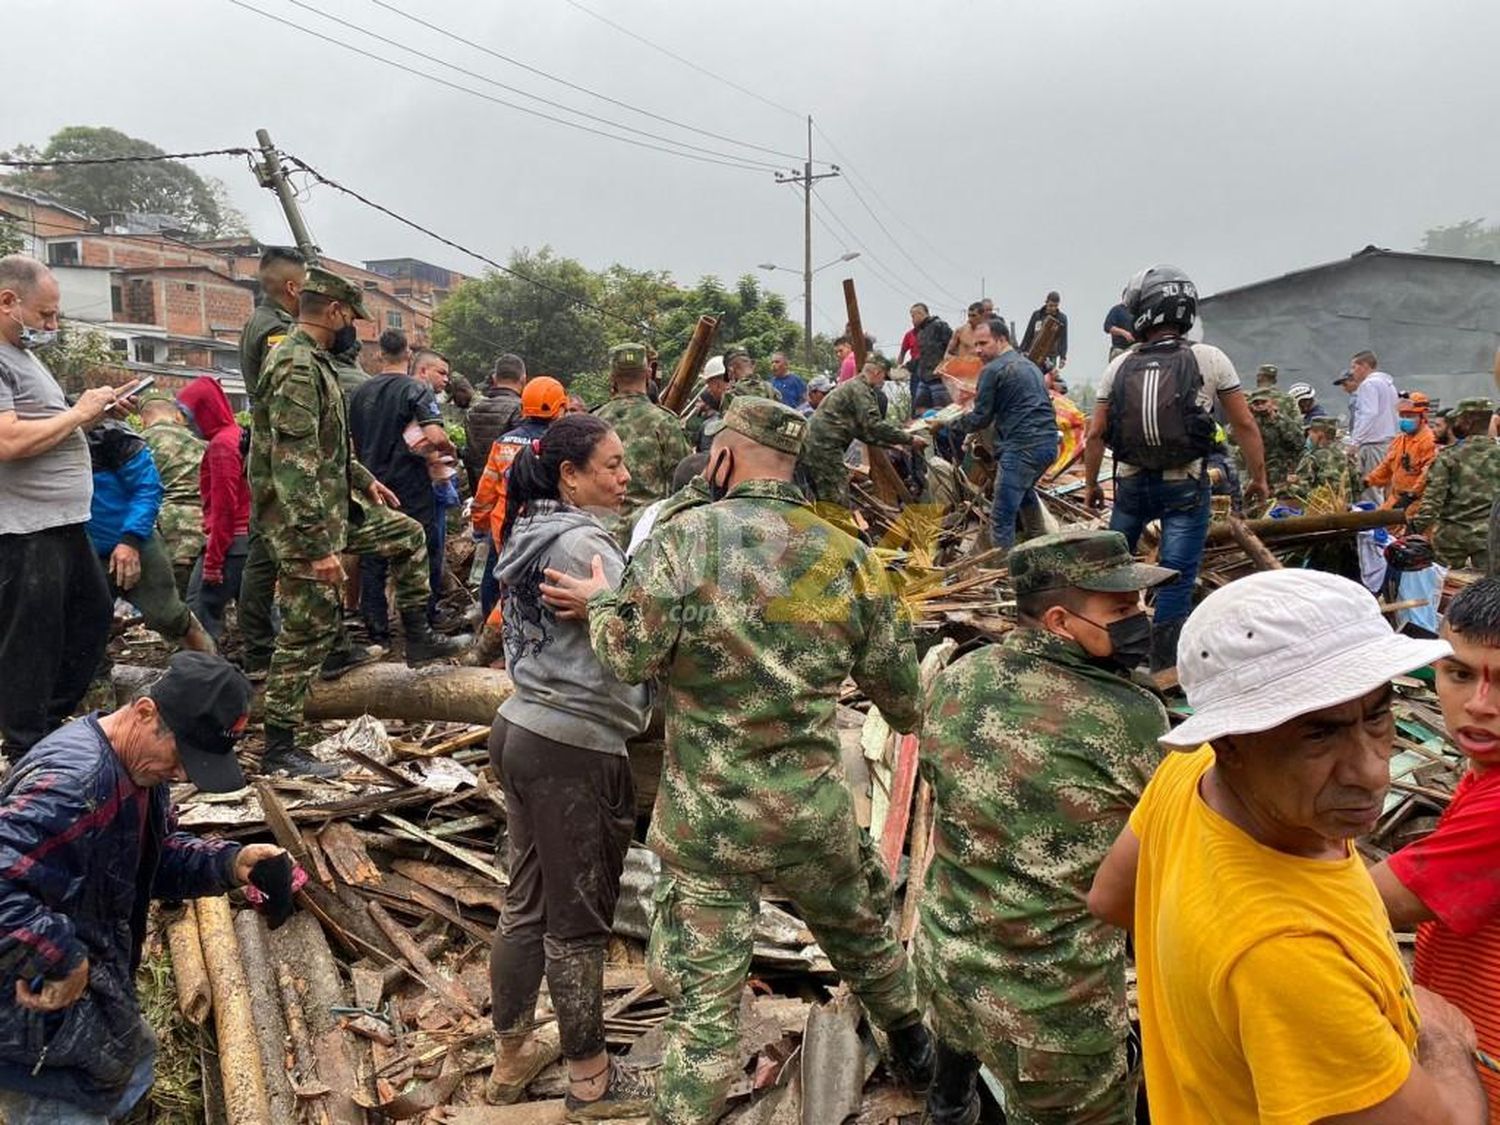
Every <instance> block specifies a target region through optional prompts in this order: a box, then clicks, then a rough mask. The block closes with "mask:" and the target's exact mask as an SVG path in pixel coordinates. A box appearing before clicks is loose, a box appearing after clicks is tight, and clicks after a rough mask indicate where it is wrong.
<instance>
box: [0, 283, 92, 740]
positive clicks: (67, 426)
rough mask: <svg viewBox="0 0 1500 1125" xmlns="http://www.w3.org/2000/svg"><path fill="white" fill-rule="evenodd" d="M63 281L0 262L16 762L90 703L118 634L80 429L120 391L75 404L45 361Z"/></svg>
mask: <svg viewBox="0 0 1500 1125" xmlns="http://www.w3.org/2000/svg"><path fill="white" fill-rule="evenodd" d="M60 301H61V294H60V292H59V290H58V285H57V280H56V279H55V278H54V277H53V276H52V273H51V272H50V271H49V270H48V269H47V267H46V266H44V265H42V263H40V262H38V261H36V260H35V259H33V258H27V257H24V256H23V255H20V254H12V255H9V256H7V257H0V744H3V749H4V753H5V756H6V757H7V758H8V759H10V760H11V761H15V760H16V759H18V758H19V757H20V756H21V755H22V754H24V753H25V752H26V751H27V750H29V749H30V748H31V746H32V744H33V743H35V742H38V741H39V740H40V739H41V738H42V737H43V736H44V735H46V734H48V733H49V732H51V731H53V730H55V729H56V728H57V727H58V726H59V725H60V724H61V723H62V722H63V720H64V719H66V718H67V717H68V716H69V715H70V714H72V712H73V709H74V708H75V707H77V706H78V703H79V701H80V700H82V698H83V695H84V692H85V691H87V690H88V686H89V678H90V677H91V676H92V675H93V673H94V669H95V668H96V667H98V665H99V661H100V658H101V657H102V656H103V655H104V645H105V642H106V641H108V639H109V626H110V607H111V604H112V600H111V598H110V596H109V586H108V584H107V583H106V581H105V578H104V569H103V568H102V567H101V566H100V565H99V558H98V556H97V555H96V554H95V553H94V548H93V546H92V545H91V544H90V542H89V538H88V535H87V534H85V531H84V525H85V524H86V523H88V520H89V513H90V505H91V503H92V500H93V495H94V485H93V473H92V468H91V465H90V460H89V450H88V444H87V443H86V442H85V441H84V437H83V431H84V430H85V429H87V428H88V427H89V426H92V425H93V424H94V423H96V422H98V421H99V419H100V418H102V417H103V416H104V412H105V411H106V410H108V409H109V408H110V407H111V406H112V405H114V402H115V390H114V388H112V387H95V388H93V389H91V390H87V391H84V392H83V394H82V395H80V396H79V398H78V402H77V403H76V404H75V405H73V406H69V405H68V403H67V400H66V399H65V398H64V397H63V391H62V388H61V387H60V386H58V384H57V381H56V380H55V379H54V378H53V377H52V373H51V372H50V371H48V370H47V367H46V365H45V364H43V363H42V361H41V360H40V359H39V358H38V357H37V354H36V352H37V349H39V348H43V347H46V346H47V345H48V344H50V343H52V341H53V340H54V339H55V338H56V336H57V317H58V304H59V302H60Z"/></svg>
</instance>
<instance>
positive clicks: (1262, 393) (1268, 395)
mask: <svg viewBox="0 0 1500 1125" xmlns="http://www.w3.org/2000/svg"><path fill="white" fill-rule="evenodd" d="M1247 397H1248V398H1249V400H1250V401H1251V402H1275V401H1276V392H1275V391H1274V390H1272V389H1271V388H1270V387H1257V388H1256V389H1255V390H1253V391H1251V392H1250V394H1249V395H1248V396H1247Z"/></svg>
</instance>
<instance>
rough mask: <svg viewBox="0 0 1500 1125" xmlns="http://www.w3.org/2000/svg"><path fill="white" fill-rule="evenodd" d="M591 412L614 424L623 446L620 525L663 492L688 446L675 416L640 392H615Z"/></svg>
mask: <svg viewBox="0 0 1500 1125" xmlns="http://www.w3.org/2000/svg"><path fill="white" fill-rule="evenodd" d="M594 415H595V416H596V417H598V418H601V419H603V420H604V421H606V422H608V423H609V424H610V425H611V426H613V427H614V428H615V432H616V433H618V434H619V435H620V444H622V445H623V446H624V447H625V467H626V468H627V469H629V470H630V483H629V484H627V485H626V486H625V503H623V504H622V505H620V519H619V521H618V524H617V526H624V525H625V524H627V523H628V522H629V519H628V517H630V516H632V515H634V514H635V513H636V512H637V511H639V510H640V509H641V508H644V507H645V506H646V505H647V504H650V503H651V502H652V501H654V500H660V499H661V498H662V497H663V496H665V495H666V494H667V491H668V490H669V489H670V488H671V487H672V474H673V473H674V472H676V471H677V463H678V462H679V461H681V460H682V459H683V458H684V457H686V456H687V455H688V454H689V453H691V452H692V450H691V449H690V448H689V447H688V442H687V436H686V435H685V434H684V433H683V432H682V423H681V422H680V421H678V420H677V416H676V415H674V414H673V413H672V412H671V411H670V410H665V409H663V408H662V407H660V406H657V405H656V403H654V402H652V401H651V400H650V399H649V398H647V397H646V396H645V395H644V394H623V395H615V396H614V398H612V399H610V400H609V401H608V402H606V403H605V404H604V405H603V406H601V407H600V408H599V409H598V410H596V411H594ZM611 530H612V531H615V530H616V528H611Z"/></svg>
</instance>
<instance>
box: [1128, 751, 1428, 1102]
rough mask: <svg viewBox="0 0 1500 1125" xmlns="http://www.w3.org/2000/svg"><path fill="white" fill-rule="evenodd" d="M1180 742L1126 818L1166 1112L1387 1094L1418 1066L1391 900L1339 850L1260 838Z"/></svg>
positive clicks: (1149, 1046)
mask: <svg viewBox="0 0 1500 1125" xmlns="http://www.w3.org/2000/svg"><path fill="white" fill-rule="evenodd" d="M1213 762H1214V755H1213V751H1212V750H1211V749H1209V748H1208V747H1206V746H1205V747H1203V748H1202V749H1201V750H1198V751H1196V752H1194V753H1192V754H1172V755H1169V756H1168V757H1167V759H1166V760H1165V761H1164V762H1163V763H1162V764H1161V766H1160V768H1159V769H1158V770H1157V771H1156V775H1155V776H1154V777H1153V778H1152V779H1151V783H1150V784H1149V785H1148V786H1147V787H1146V791H1145V793H1144V794H1143V795H1142V797H1141V801H1140V804H1139V805H1137V806H1136V809H1135V812H1134V814H1133V815H1132V816H1131V818H1130V826H1131V828H1132V829H1133V830H1134V831H1135V834H1136V835H1137V836H1138V837H1139V838H1140V842H1141V850H1140V865H1139V867H1138V869H1137V873H1136V892H1135V919H1136V930H1135V942H1136V960H1137V967H1138V971H1139V976H1140V1004H1141V1031H1142V1035H1143V1038H1144V1041H1145V1053H1146V1095H1147V1097H1148V1098H1149V1099H1150V1103H1151V1120H1152V1121H1153V1122H1154V1123H1155V1125H1204V1123H1216V1125H1241V1123H1244V1125H1251V1123H1259V1122H1264V1123H1267V1125H1303V1123H1305V1122H1312V1121H1317V1120H1319V1119H1320V1118H1323V1117H1330V1116H1333V1115H1335V1114H1340V1113H1353V1112H1355V1111H1356V1110H1360V1109H1367V1108H1369V1107H1370V1106H1374V1105H1378V1104H1379V1103H1380V1102H1382V1101H1384V1100H1385V1099H1386V1098H1388V1097H1390V1096H1391V1095H1392V1094H1394V1093H1395V1092H1396V1091H1397V1090H1398V1089H1400V1087H1401V1084H1402V1083H1403V1082H1405V1081H1406V1077H1407V1075H1408V1074H1409V1073H1410V1071H1411V1066H1412V1058H1413V1053H1414V1051H1415V1048H1416V1043H1417V1029H1418V1021H1417V1010H1416V1005H1415V1002H1414V1001H1413V998H1412V990H1411V982H1410V980H1409V978H1408V977H1407V975H1406V970H1405V968H1404V967H1403V965H1402V963H1401V958H1400V956H1399V955H1398V953H1397V951H1396V941H1395V937H1394V935H1392V933H1391V927H1390V921H1389V919H1388V918H1387V916H1386V912H1385V907H1384V905H1383V904H1382V903H1381V901H1380V896H1379V894H1378V893H1377V892H1376V890H1375V884H1374V883H1373V882H1372V881H1371V879H1370V876H1369V874H1368V873H1367V872H1366V870H1365V865H1364V863H1363V862H1361V860H1360V858H1359V856H1358V855H1357V854H1355V852H1354V851H1353V849H1352V848H1351V849H1350V851H1349V854H1348V855H1347V857H1346V858H1344V859H1342V860H1337V861H1323V860H1314V859H1305V858H1300V857H1298V856H1291V855H1287V854H1285V853H1283V852H1278V851H1276V850H1274V849H1272V848H1267V847H1265V846H1263V845H1261V844H1258V843H1256V842H1255V841H1254V840H1253V839H1251V838H1250V837H1249V836H1248V835H1246V834H1245V833H1244V832H1242V831H1241V830H1240V829H1238V828H1236V827H1235V826H1234V825H1233V824H1231V823H1230V822H1229V821H1227V820H1225V819H1224V818H1223V817H1221V816H1220V815H1219V814H1218V813H1216V812H1214V811H1213V810H1212V809H1210V808H1209V807H1208V805H1207V804H1206V803H1205V802H1204V800H1203V798H1202V797H1201V796H1200V795H1199V792H1198V785H1199V782H1200V780H1201V779H1202V777H1203V775H1204V774H1205V773H1206V772H1207V771H1208V769H1209V767H1210V766H1212V765H1213Z"/></svg>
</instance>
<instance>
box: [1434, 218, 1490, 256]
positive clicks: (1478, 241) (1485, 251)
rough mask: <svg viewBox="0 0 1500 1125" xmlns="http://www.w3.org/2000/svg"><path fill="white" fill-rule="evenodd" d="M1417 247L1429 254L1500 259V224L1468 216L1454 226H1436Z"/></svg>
mask: <svg viewBox="0 0 1500 1125" xmlns="http://www.w3.org/2000/svg"><path fill="white" fill-rule="evenodd" d="M1417 249H1419V250H1421V251H1422V252H1423V253H1426V254H1453V255H1456V256H1458V257H1462V258H1485V259H1488V260H1489V261H1492V262H1495V261H1500V226H1485V225H1484V220H1483V219H1465V220H1464V221H1463V222H1461V223H1454V224H1453V225H1452V226H1447V227H1433V228H1432V229H1431V230H1429V231H1428V232H1427V233H1426V234H1424V235H1423V236H1422V245H1421V246H1419V247H1418V248H1417Z"/></svg>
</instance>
